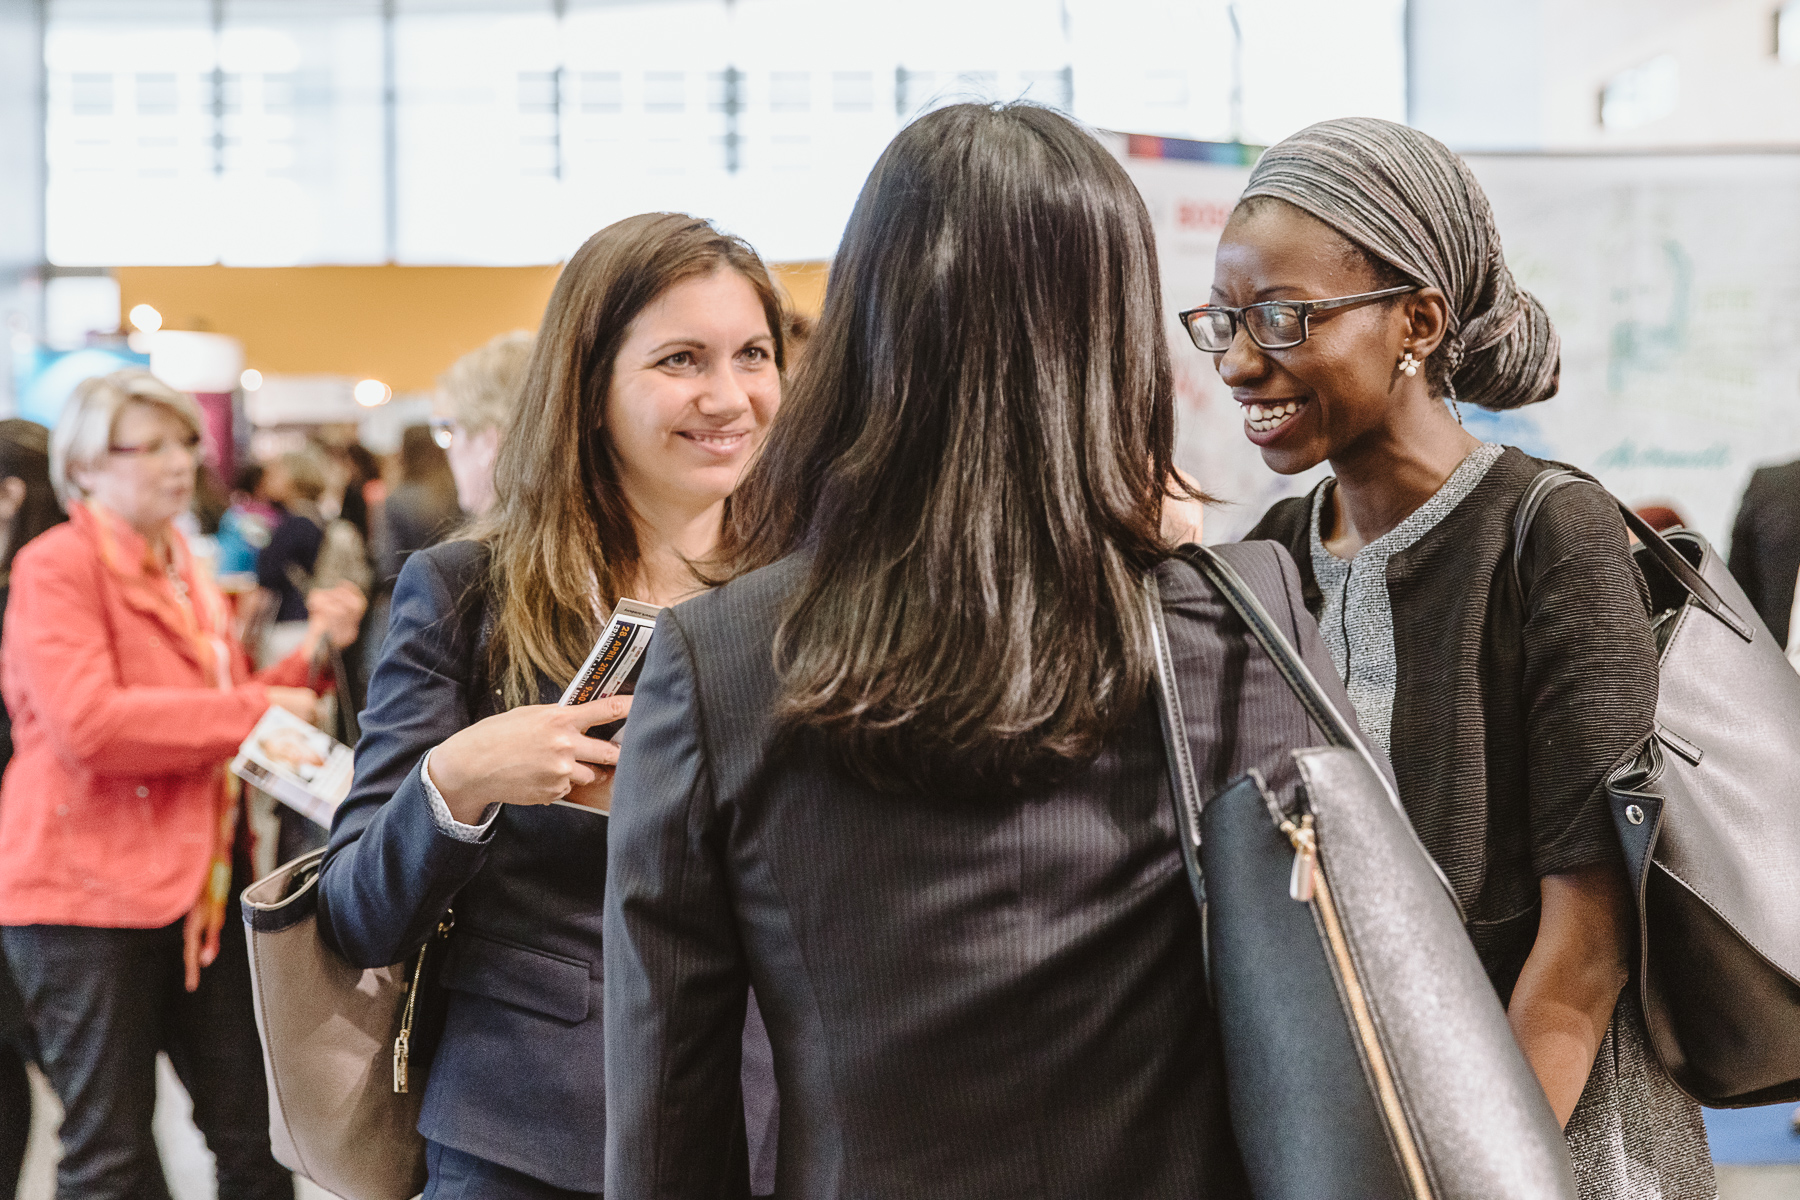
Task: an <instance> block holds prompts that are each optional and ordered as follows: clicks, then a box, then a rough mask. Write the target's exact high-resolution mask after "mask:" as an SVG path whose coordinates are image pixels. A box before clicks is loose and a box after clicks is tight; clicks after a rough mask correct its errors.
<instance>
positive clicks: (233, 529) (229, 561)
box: [218, 463, 281, 594]
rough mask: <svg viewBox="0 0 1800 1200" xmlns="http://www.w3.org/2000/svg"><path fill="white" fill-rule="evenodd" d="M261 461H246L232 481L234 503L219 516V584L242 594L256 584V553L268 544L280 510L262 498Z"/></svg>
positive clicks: (264, 472)
mask: <svg viewBox="0 0 1800 1200" xmlns="http://www.w3.org/2000/svg"><path fill="white" fill-rule="evenodd" d="M266 473H267V469H266V468H265V467H264V466H263V465H262V464H261V463H245V464H244V465H243V466H241V467H239V468H238V470H237V475H236V477H235V478H233V479H232V481H231V503H230V504H229V505H228V506H227V507H226V509H225V515H224V516H222V517H220V518H219V533H218V544H219V559H218V573H219V586H221V587H223V588H224V589H225V590H226V591H227V592H232V593H238V594H242V593H245V592H248V591H250V590H252V589H254V588H255V587H256V556H257V555H258V554H260V553H261V552H262V549H263V547H264V546H267V545H268V544H269V535H270V533H271V532H272V531H273V530H274V528H275V526H276V524H277V523H278V522H279V521H280V520H281V513H280V512H279V510H277V509H276V508H275V506H274V505H272V504H270V503H269V502H268V501H267V500H265V499H263V496H262V486H263V477H264V475H265V474H266Z"/></svg>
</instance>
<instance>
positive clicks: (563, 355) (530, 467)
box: [471, 213, 783, 706]
mask: <svg viewBox="0 0 1800 1200" xmlns="http://www.w3.org/2000/svg"><path fill="white" fill-rule="evenodd" d="M721 269H729V270H734V271H736V272H738V273H739V274H740V275H742V276H743V277H744V278H745V279H746V280H748V281H749V283H750V286H751V287H752V288H754V289H755V290H756V294H757V296H758V297H759V298H760V299H761V300H762V305H763V312H764V314H765V315H766V316H767V317H768V319H769V333H770V335H771V336H772V337H773V338H774V341H775V362H776V365H777V366H778V367H779V366H780V365H781V363H782V362H783V352H782V342H781V329H782V313H781V300H780V297H779V295H778V294H777V293H776V291H775V286H774V284H773V283H771V282H770V281H769V273H768V271H767V269H766V268H765V267H764V266H763V263H762V260H761V259H760V258H758V257H757V256H756V252H755V251H754V250H752V249H751V248H750V247H749V245H748V244H747V243H745V242H743V241H741V240H740V239H738V238H734V237H731V236H729V235H727V234H724V233H721V232H719V231H718V230H717V229H715V228H713V226H712V225H710V224H708V223H707V222H705V221H702V220H698V219H696V218H694V217H690V216H686V215H684V214H681V213H644V214H641V215H639V216H635V217H627V218H625V219H624V220H623V221H618V222H615V223H614V224H611V225H608V226H607V227H606V228H605V229H602V230H601V231H600V232H599V233H596V234H595V235H594V236H593V237H591V238H589V239H588V240H587V241H586V242H585V243H584V244H583V245H582V247H581V249H580V250H577V251H576V252H575V256H574V257H573V258H571V259H570V260H569V263H568V265H567V266H566V267H564V268H563V272H562V276H561V277H560V278H559V279H558V280H557V282H556V288H555V290H554V291H553V292H551V294H550V303H549V305H548V306H547V307H546V308H545V310H544V323H543V326H542V327H541V328H540V329H539V331H538V338H537V345H536V346H535V347H534V348H533V350H532V355H531V363H530V365H529V366H528V367H527V368H526V372H525V381H524V384H523V385H522V387H521V389H520V394H519V403H518V406H517V408H516V409H515V410H514V411H513V415H512V418H511V420H510V422H509V423H508V424H507V427H506V433H505V436H504V438H502V440H501V443H500V453H499V456H498V458H497V460H496V461H495V464H494V504H493V507H492V508H490V509H489V510H488V512H487V514H486V515H485V516H484V517H483V518H482V519H481V520H480V521H479V522H477V523H476V524H475V526H474V527H473V529H472V530H471V536H473V537H475V538H477V539H479V540H481V541H484V542H486V543H487V545H488V547H489V549H490V551H491V556H490V559H489V568H488V571H489V580H488V582H489V595H490V596H491V597H492V598H493V599H492V601H491V603H492V604H493V605H494V613H495V620H494V625H493V634H492V638H491V640H490V642H489V657H488V664H489V667H490V669H491V670H492V675H491V678H493V679H494V680H495V682H496V683H497V685H498V686H499V687H500V689H501V694H502V698H503V700H504V701H505V703H506V704H507V705H509V706H511V705H517V704H533V703H536V702H537V698H538V683H537V674H538V672H540V671H541V672H543V673H544V674H546V675H548V676H549V677H550V678H551V679H553V680H557V681H559V682H561V681H563V680H567V679H570V678H573V677H574V675H575V672H576V670H577V669H578V668H579V667H580V665H581V662H582V660H583V659H584V658H586V657H587V653H588V651H589V650H590V649H592V648H593V643H594V638H595V636H596V635H597V634H598V632H599V630H598V628H597V626H598V623H599V619H600V617H601V616H603V615H604V614H605V612H606V611H609V610H610V609H611V607H612V606H613V605H614V604H616V603H618V599H619V593H620V590H621V588H623V587H624V586H626V585H628V584H630V583H631V581H632V580H633V578H634V576H635V574H636V571H637V565H638V539H637V527H636V526H635V525H634V524H633V523H632V518H631V509H630V505H629V504H628V503H627V501H626V498H625V494H624V491H623V489H622V488H621V486H620V484H619V480H618V476H617V473H616V472H615V471H614V469H613V464H612V456H611V455H610V454H609V453H608V451H607V448H606V445H605V443H604V440H603V438H604V434H603V433H602V432H601V430H600V422H601V417H602V416H603V414H604V413H605V409H606V398H607V394H608V392H609V391H610V389H611V387H612V376H613V362H614V360H615V359H616V358H617V357H618V353H619V347H620V345H622V344H623V342H624V340H625V335H626V332H627V330H628V329H629V328H630V326H631V323H632V322H633V321H634V320H636V319H637V316H638V314H639V313H641V312H643V311H644V309H645V308H646V307H648V306H649V305H650V304H651V303H652V302H653V301H654V300H656V298H657V297H659V296H661V295H662V294H663V293H664V292H666V291H668V290H669V289H670V288H671V287H674V286H675V285H676V284H678V283H682V282H684V281H686V280H689V279H697V278H701V277H704V276H707V275H710V274H712V273H713V272H714V271H718V270H721ZM726 505H727V508H726V513H727V521H726V527H725V529H726V538H727V541H726V543H725V544H724V546H723V547H722V550H723V551H724V552H726V553H732V552H733V550H732V547H731V544H730V542H729V536H730V529H731V522H730V520H729V515H730V501H727V502H726ZM596 604H599V605H601V606H603V608H602V609H601V610H600V611H599V612H596V608H595V605H596Z"/></svg>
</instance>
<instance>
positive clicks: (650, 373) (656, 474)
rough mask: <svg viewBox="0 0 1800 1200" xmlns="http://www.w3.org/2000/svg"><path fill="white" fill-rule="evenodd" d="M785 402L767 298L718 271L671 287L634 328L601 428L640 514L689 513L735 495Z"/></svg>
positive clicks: (618, 361)
mask: <svg viewBox="0 0 1800 1200" xmlns="http://www.w3.org/2000/svg"><path fill="white" fill-rule="evenodd" d="M780 403H781V376H780V373H779V371H778V370H777V369H776V366H775V339H774V337H773V336H772V335H771V334H770V332H769V321H768V316H767V314H766V313H765V312H764V311H763V306H762V300H761V298H760V297H759V296H758V295H757V293H756V289H755V288H753V287H752V286H751V285H750V281H749V280H747V279H745V278H744V277H743V276H742V275H740V274H739V273H738V272H737V271H734V270H731V269H730V268H721V269H719V270H717V271H714V272H713V273H712V274H711V275H706V276H702V277H700V278H697V279H689V280H686V281H684V282H682V283H678V284H676V285H674V286H673V287H671V288H669V290H668V291H666V292H664V293H663V294H662V295H661V296H658V297H657V298H656V299H655V300H654V301H652V302H651V303H650V304H649V305H648V306H646V307H645V309H644V311H643V312H641V313H639V314H638V316H637V319H636V320H634V321H633V322H632V323H631V326H630V328H629V329H628V330H627V331H626V334H625V340H624V343H623V344H622V345H621V346H620V347H619V354H618V358H617V359H616V360H614V363H613V377H612V388H611V389H610V391H609V392H608V395H607V398H606V411H605V417H604V419H603V420H602V422H601V428H602V430H603V431H604V433H605V435H606V441H607V446H608V449H609V450H610V452H611V454H612V459H613V464H614V466H615V468H616V469H617V471H618V477H619V482H620V484H621V486H622V487H623V488H624V490H625V494H626V496H627V498H628V499H629V500H630V501H631V503H632V506H633V507H634V508H635V509H637V510H638V511H639V512H640V513H648V512H649V511H651V510H652V509H654V510H659V511H664V512H672V513H683V514H693V513H698V512H700V511H703V510H705V509H707V508H709V507H711V506H713V505H715V504H719V503H721V502H723V501H724V499H725V498H726V497H727V496H729V495H730V494H731V491H732V489H733V488H735V487H736V486H737V481H738V477H739V476H740V475H741V474H742V473H743V470H744V467H745V466H746V465H748V464H749V462H750V458H751V456H752V455H753V454H754V453H755V452H756V449H757V447H759V446H761V445H762V440H763V437H764V435H765V434H766V433H767V432H768V428H769V422H770V421H772V420H774V418H775V410H776V408H777V407H779V406H780Z"/></svg>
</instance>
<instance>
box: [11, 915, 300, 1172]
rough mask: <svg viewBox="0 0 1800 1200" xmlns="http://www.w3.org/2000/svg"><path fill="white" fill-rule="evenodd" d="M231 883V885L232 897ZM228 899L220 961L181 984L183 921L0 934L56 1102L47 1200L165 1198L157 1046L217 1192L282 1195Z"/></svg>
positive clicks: (246, 975) (240, 938) (241, 949)
mask: <svg viewBox="0 0 1800 1200" xmlns="http://www.w3.org/2000/svg"><path fill="white" fill-rule="evenodd" d="M235 892H236V889H235V888H234V889H233V894H234V895H235ZM236 916H237V912H236V906H235V905H233V907H232V909H231V910H230V911H228V912H227V913H226V926H225V929H224V930H223V932H222V933H221V935H220V938H219V946H220V949H219V957H218V960H217V961H216V962H214V963H213V965H212V966H210V967H208V968H206V969H205V970H203V971H202V972H201V973H200V990H199V991H197V992H194V993H192V994H190V993H188V992H187V991H186V989H185V988H184V987H183V982H182V961H181V922H179V921H177V922H175V923H174V924H173V925H167V926H164V927H163V928H161V929H90V928H85V927H82V926H74V925H19V926H10V927H8V928H6V929H4V930H0V939H3V941H4V945H5V949H6V960H7V963H8V965H9V966H10V967H11V968H12V973H13V978H14V979H15V980H17V982H18V985H19V991H20V992H21V993H22V994H23V996H24V999H25V1015H26V1019H27V1021H28V1022H29V1024H30V1026H31V1029H32V1032H33V1034H34V1035H35V1037H36V1041H37V1050H38V1061H39V1064H40V1065H41V1066H42V1067H43V1069H44V1073H45V1074H46V1075H47V1076H49V1079H50V1084H51V1086H52V1087H54V1088H55V1089H56V1094H57V1095H58V1096H60V1097H61V1098H62V1102H63V1123H62V1145H63V1157H62V1161H61V1162H60V1163H59V1164H58V1165H57V1168H56V1195H57V1197H58V1200H102V1198H104V1200H114V1198H117V1200H167V1197H168V1195H169V1191H168V1184H167V1182H166V1181H165V1180H164V1178H163V1172H162V1161H161V1159H160V1158H159V1157H158V1156H157V1153H156V1143H155V1141H154V1140H153V1139H152V1137H151V1117H152V1114H153V1113H154V1111H155V1108H156V1054H157V1051H159V1050H162V1051H167V1052H168V1055H169V1059H170V1061H171V1062H173V1063H174V1065H175V1073H176V1074H177V1075H179V1076H180V1077H181V1082H182V1084H183V1085H184V1086H185V1087H186V1088H187V1090H188V1094H189V1096H190V1097H192V1099H193V1102H194V1123H195V1124H196V1125H198V1126H199V1127H200V1132H201V1133H202V1134H203V1135H205V1138H206V1145H207V1148H208V1149H210V1150H211V1151H212V1152H213V1155H214V1157H215V1158H216V1159H217V1163H218V1181H219V1189H218V1194H219V1200H272V1198H273V1197H281V1198H282V1200H293V1196H294V1181H293V1177H292V1176H291V1175H289V1174H288V1172H287V1171H286V1170H285V1169H284V1168H283V1167H281V1165H280V1164H278V1163H277V1162H276V1161H275V1159H274V1158H273V1157H272V1156H271V1154H270V1153H269V1099H268V1093H267V1091H266V1089H265V1084H264V1082H263V1069H262V1052H261V1049H260V1047H259V1045H258V1043H257V1037H256V1018H255V1014H254V1013H253V1012H252V1010H251V1006H250V962H249V956H248V952H247V951H246V949H245V945H244V934H243V930H242V929H241V928H240V927H239V926H238V923H237V921H236V919H235V918H236Z"/></svg>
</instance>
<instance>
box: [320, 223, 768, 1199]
mask: <svg viewBox="0 0 1800 1200" xmlns="http://www.w3.org/2000/svg"><path fill="white" fill-rule="evenodd" d="M781 346H782V343H781V308H780V303H779V301H778V299H777V297H776V293H775V289H774V286H773V284H772V283H771V282H770V280H769V276H768V273H767V271H766V270H765V269H764V267H763V264H762V262H761V261H760V260H759V259H758V258H757V257H756V255H755V253H754V252H753V251H752V250H751V249H750V247H749V246H747V245H745V244H744V243H743V242H741V241H739V240H737V239H736V238H732V237H729V236H727V235H725V234H722V233H720V232H719V231H718V230H717V229H715V228H713V227H712V226H711V225H709V224H708V223H707V222H705V221H701V220H697V219H695V218H693V217H688V216H683V215H680V214H671V213H650V214H645V215H643V216H637V217H631V218H628V219H626V220H624V221H620V222H618V223H616V224H614V225H610V226H608V227H607V228H605V229H603V230H601V231H600V232H599V233H597V234H595V235H594V236H593V237H591V238H589V239H588V241H587V242H586V244H584V245H583V246H582V247H581V249H580V250H579V251H578V252H577V253H576V254H575V256H574V257H573V258H571V259H570V260H569V263H568V265H567V266H566V267H565V268H564V269H563V273H562V277H561V278H560V279H559V280H558V282H557V285H556V290H555V292H554V293H553V294H552V296H551V298H550V303H549V306H548V308H547V309H546V311H545V313H544V323H543V327H542V329H541V330H540V331H539V334H538V338H537V341H536V344H535V346H534V348H533V350H532V354H531V360H530V364H529V367H528V368H527V370H526V372H525V379H524V383H523V385H522V387H521V389H520V393H519V397H518V404H517V407H516V409H515V411H514V413H513V415H512V418H511V422H510V424H509V425H508V427H507V429H506V434H505V438H504V439H503V440H502V442H501V445H500V453H499V460H498V464H497V467H496V470H495V475H494V489H495V498H494V503H493V505H492V507H491V508H489V510H488V511H487V513H486V514H485V515H484V516H483V517H482V519H481V520H480V521H479V522H478V523H477V524H476V525H475V526H474V528H473V529H472V530H470V531H469V533H468V536H467V537H465V538H463V539H460V540H456V541H451V542H447V543H444V544H442V545H438V546H434V547H431V548H430V549H427V550H422V551H420V552H419V553H418V554H415V555H414V556H413V557H412V558H411V559H409V560H408V561H407V563H406V566H405V567H404V569H403V570H402V571H401V574H400V580H399V584H398V586H397V587H396V589H395V592H394V603H393V616H392V620H391V625H390V628H389V632H388V635H387V639H386V641H385V642H384V643H383V645H382V657H381V662H380V664H379V665H378V666H377V667H376V669H375V673H374V676H373V678H372V679H371V681H370V686H369V707H368V709H367V711H366V712H365V713H364V714H363V720H362V729H363V736H362V741H361V743H360V744H359V745H358V747H357V761H356V781H355V783H354V785H353V786H352V789H351V792H350V795H349V798H348V799H346V800H345V801H344V803H343V805H342V806H341V807H340V808H339V809H338V813H337V816H336V819H335V821H334V823H333V827H332V834H331V845H330V848H329V851H328V854H327V857H326V859H325V863H324V867H323V869H322V872H321V876H320V929H321V930H322V931H323V933H324V936H325V937H326V939H327V940H328V941H329V942H331V943H332V944H333V945H334V946H335V947H336V948H337V949H338V950H339V951H340V952H341V953H342V954H343V955H344V957H346V958H347V959H349V960H350V961H352V962H353V963H356V964H358V965H361V966H370V967H372V966H382V965H386V964H389V963H394V962H399V961H401V960H402V959H404V958H406V957H407V956H409V955H412V954H414V953H416V952H417V951H418V949H419V947H420V946H421V945H423V944H424V943H425V942H426V940H427V939H428V938H430V937H432V936H433V934H434V932H435V931H438V930H439V927H440V925H441V924H451V925H452V928H451V931H450V933H449V946H448V952H447V953H446V954H445V955H444V956H443V960H442V961H443V975H442V981H443V986H444V989H445V991H446V992H447V994H448V1006H447V1011H446V1013H445V1017H444V1029H443V1034H442V1037H441V1040H440V1041H439V1042H438V1044H437V1047H436V1049H435V1052H430V1051H428V1052H427V1053H428V1054H429V1055H430V1057H429V1067H430V1075H429V1079H428V1082H427V1083H426V1088H425V1099H424V1109H423V1113H422V1115H421V1117H420V1122H419V1129H420V1131H421V1132H422V1133H423V1134H424V1135H425V1137H426V1139H427V1140H428V1143H429V1145H428V1151H427V1162H428V1165H429V1168H430V1182H429V1184H428V1185H427V1187H426V1192H425V1194H426V1196H427V1197H428V1198H435V1197H454V1196H465V1195H468V1196H473V1195H479V1196H483V1197H514V1196H517V1197H569V1196H592V1195H597V1194H598V1193H599V1192H600V1190H601V1185H602V1175H603V1163H604V1150H605V1143H606V1119H607V1105H606V1099H605V1092H604V1088H603V1080H604V1074H605V1072H604V1067H603V1065H602V1064H603V1053H602V1029H601V1021H600V1014H601V985H600V979H601V969H600V960H601V936H600V903H601V897H602V889H603V888H604V886H605V882H606V845H607V826H608V818H607V817H606V816H604V815H602V814H603V813H604V812H605V811H606V809H607V807H608V798H609V795H610V784H611V773H612V764H613V763H615V762H616V761H617V760H618V755H619V750H618V747H617V746H616V745H615V744H614V743H611V742H607V741H603V740H601V739H600V738H597V737H590V736H588V731H589V730H590V729H591V727H594V726H599V725H604V724H607V723H610V722H615V721H617V720H618V719H619V718H621V717H623V716H624V715H625V714H626V712H627V711H628V710H629V707H630V697H628V696H618V697H611V698H607V699H602V700H596V701H594V702H592V703H590V704H585V705H579V706H572V707H563V706H561V705H559V704H558V703H557V700H558V698H559V696H560V695H561V693H562V690H563V688H564V685H565V684H567V683H568V681H569V680H570V679H571V678H572V677H573V676H574V674H575V672H576V670H577V669H578V668H579V665H580V664H581V662H582V660H583V659H584V658H585V657H586V656H587V653H588V651H589V650H590V649H591V648H592V646H593V643H594V639H595V638H596V637H597V636H598V634H599V632H600V629H601V627H602V626H603V625H604V624H605V621H606V617H607V615H608V613H609V612H610V611H611V609H612V608H613V607H614V606H615V605H616V604H617V603H618V601H619V600H620V598H621V597H626V596H629V597H632V598H634V599H638V600H643V601H647V602H649V603H653V604H658V605H670V604H676V603H678V602H679V601H681V600H683V599H685V598H687V597H688V596H690V595H692V594H694V593H695V592H696V591H698V590H700V589H701V588H702V587H703V586H704V584H703V582H702V581H701V578H700V576H699V574H698V573H697V570H698V569H699V568H703V567H704V566H705V565H706V564H709V563H712V562H714V561H716V560H717V558H718V557H719V550H720V546H721V538H722V530H723V526H724V521H725V517H726V514H727V512H728V503H729V500H728V498H729V497H730V495H731V492H732V489H733V488H734V487H736V485H737V480H738V476H739V475H740V474H741V473H742V471H743V470H744V467H745V465H746V464H747V463H748V462H749V460H750V458H751V456H752V454H753V453H754V452H755V450H756V448H757V446H758V445H759V444H760V443H761V441H762V438H763V436H764V434H765V432H766V431H767V429H768V427H769V422H770V421H771V420H772V419H773V418H774V415H775V411H776V408H777V407H778V406H779V404H780V401H781V378H780V367H781V361H782V349H781ZM558 802H567V803H558ZM584 805H585V806H587V807H588V808H590V809H598V810H599V811H585V812H584V811H581V806H584ZM452 908H453V910H454V918H453V922H452V919H451V917H450V914H451V912H452ZM739 1028H740V1031H741V1030H742V1028H743V1026H742V1024H741V1021H740V1026H739ZM757 1095H758V1098H759V1099H760V1100H761V1101H762V1102H763V1103H767V1102H768V1101H769V1099H770V1098H771V1097H772V1084H768V1085H767V1086H765V1087H764V1088H763V1089H762V1090H761V1091H760V1092H758V1093H757ZM739 1121H740V1124H739V1126H738V1130H737V1133H736V1135H735V1141H732V1140H730V1139H727V1142H726V1143H724V1144H721V1146H720V1147H718V1150H719V1152H721V1153H724V1152H728V1151H729V1152H734V1153H736V1154H737V1155H738V1156H739V1157H740V1159H741V1158H742V1157H743V1156H744V1152H745V1144H744V1142H745V1139H744V1135H743V1132H742V1125H741V1122H742V1117H741V1116H740V1118H739ZM760 1141H761V1139H760V1138H757V1139H754V1140H753V1141H752V1144H751V1150H752V1152H757V1151H762V1150H764V1149H765V1147H763V1146H761V1145H760V1144H759V1143H760Z"/></svg>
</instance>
